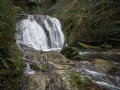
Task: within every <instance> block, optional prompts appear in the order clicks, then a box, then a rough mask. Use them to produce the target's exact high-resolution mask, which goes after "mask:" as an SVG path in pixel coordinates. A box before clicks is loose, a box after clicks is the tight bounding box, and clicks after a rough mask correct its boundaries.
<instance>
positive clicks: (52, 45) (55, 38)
mask: <svg viewBox="0 0 120 90" xmlns="http://www.w3.org/2000/svg"><path fill="white" fill-rule="evenodd" d="M16 26H17V33H16V41H17V45H18V46H19V48H20V50H21V51H23V59H24V60H25V61H26V58H25V52H26V51H29V50H30V49H31V48H32V49H33V50H43V51H49V50H59V49H61V48H62V46H63V44H64V35H63V33H62V30H61V24H60V22H59V20H58V19H56V18H53V17H50V16H48V15H25V16H24V19H22V20H21V21H19V22H18V23H17V25H16ZM28 61H29V60H28ZM34 73H35V71H34V70H32V69H31V68H30V66H29V62H26V68H25V74H28V75H29V74H34Z"/></svg>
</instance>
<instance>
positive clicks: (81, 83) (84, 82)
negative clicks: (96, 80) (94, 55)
mask: <svg viewBox="0 0 120 90" xmlns="http://www.w3.org/2000/svg"><path fill="white" fill-rule="evenodd" d="M71 80H72V81H73V83H74V84H75V86H76V87H77V88H78V89H80V88H87V87H89V86H90V85H91V84H92V82H91V81H90V80H89V79H88V78H86V77H84V76H82V75H79V74H75V73H74V74H72V75H71Z"/></svg>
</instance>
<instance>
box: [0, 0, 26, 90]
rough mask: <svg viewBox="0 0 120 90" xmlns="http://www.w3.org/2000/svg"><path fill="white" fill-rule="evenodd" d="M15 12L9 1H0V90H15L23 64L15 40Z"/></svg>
mask: <svg viewBox="0 0 120 90" xmlns="http://www.w3.org/2000/svg"><path fill="white" fill-rule="evenodd" d="M15 25H16V12H15V10H14V8H13V6H12V3H11V2H10V1H9V0H4V1H3V0H2V1H0V89H1V90H16V89H17V88H18V84H19V83H20V80H21V77H22V74H23V70H24V69H23V68H24V66H23V65H24V62H23V60H22V58H21V54H20V53H19V50H18V47H17V45H16V40H15V32H16V30H15V27H16V26H15Z"/></svg>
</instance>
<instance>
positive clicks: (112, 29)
mask: <svg viewBox="0 0 120 90" xmlns="http://www.w3.org/2000/svg"><path fill="white" fill-rule="evenodd" d="M48 14H50V15H53V16H55V17H57V18H59V19H60V20H61V22H62V25H63V30H64V33H65V38H66V42H67V43H68V45H70V46H77V45H78V42H81V41H82V42H84V43H89V44H93V43H94V44H97V43H98V44H102V43H104V42H105V41H108V42H109V43H110V44H114V42H119V40H120V37H119V36H120V17H119V16H120V1H119V0H114V1H113V0H61V1H59V2H57V3H56V4H55V5H53V6H52V7H51V8H50V9H49V12H48Z"/></svg>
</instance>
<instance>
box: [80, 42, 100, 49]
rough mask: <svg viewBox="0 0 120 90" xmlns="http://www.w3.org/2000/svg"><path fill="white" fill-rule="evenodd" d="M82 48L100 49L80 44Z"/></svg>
mask: <svg viewBox="0 0 120 90" xmlns="http://www.w3.org/2000/svg"><path fill="white" fill-rule="evenodd" d="M78 44H79V45H80V46H81V47H82V48H86V49H98V48H99V47H96V46H90V45H87V44H84V43H80V42H79V43H78Z"/></svg>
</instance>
